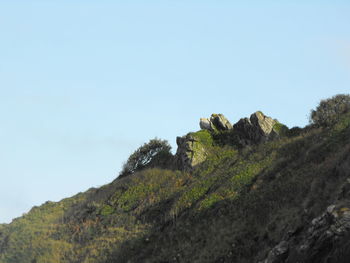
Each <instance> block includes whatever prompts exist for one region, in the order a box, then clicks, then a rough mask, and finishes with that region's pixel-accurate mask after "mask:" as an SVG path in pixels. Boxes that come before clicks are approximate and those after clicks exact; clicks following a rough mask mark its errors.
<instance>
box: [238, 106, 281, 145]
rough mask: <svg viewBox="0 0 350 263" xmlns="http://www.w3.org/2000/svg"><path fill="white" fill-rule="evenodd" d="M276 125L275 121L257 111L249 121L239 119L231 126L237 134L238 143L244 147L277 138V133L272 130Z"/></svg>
mask: <svg viewBox="0 0 350 263" xmlns="http://www.w3.org/2000/svg"><path fill="white" fill-rule="evenodd" d="M277 123H278V122H277V121H276V120H274V119H272V118H270V117H268V116H265V115H264V114H263V113H262V112H261V111H257V112H255V113H253V114H252V115H251V116H250V118H249V119H248V118H244V119H240V120H239V121H238V122H237V123H236V124H235V125H233V129H234V130H235V132H236V133H237V137H238V140H239V143H240V144H241V145H242V146H246V145H251V144H257V143H261V142H265V141H268V140H269V139H273V138H276V137H278V131H277V130H276V129H274V127H275V125H276V124H277Z"/></svg>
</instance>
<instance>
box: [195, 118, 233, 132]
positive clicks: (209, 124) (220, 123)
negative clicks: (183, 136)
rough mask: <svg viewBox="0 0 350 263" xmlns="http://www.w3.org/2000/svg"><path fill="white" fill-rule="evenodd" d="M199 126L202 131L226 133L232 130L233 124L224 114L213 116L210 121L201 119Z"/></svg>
mask: <svg viewBox="0 0 350 263" xmlns="http://www.w3.org/2000/svg"><path fill="white" fill-rule="evenodd" d="M199 126H200V128H201V129H202V130H208V131H226V130H230V129H232V124H231V123H230V122H229V120H228V119H227V118H226V117H225V116H224V115H223V114H212V115H211V117H210V119H207V118H201V119H200V122H199Z"/></svg>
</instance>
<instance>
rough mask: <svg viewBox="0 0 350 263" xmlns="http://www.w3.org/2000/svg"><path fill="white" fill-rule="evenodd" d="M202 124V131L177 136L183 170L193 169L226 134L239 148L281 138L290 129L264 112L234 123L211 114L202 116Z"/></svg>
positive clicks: (180, 165)
mask: <svg viewBox="0 0 350 263" xmlns="http://www.w3.org/2000/svg"><path fill="white" fill-rule="evenodd" d="M199 126H200V128H201V129H202V131H199V132H197V133H189V134H187V135H185V136H183V137H177V138H176V143H177V146H178V149H177V152H176V156H175V158H176V161H177V164H178V166H179V168H180V169H182V170H185V171H190V170H193V168H194V167H196V166H197V165H198V164H200V163H202V162H204V161H205V160H206V158H207V156H208V155H210V152H211V148H212V146H213V140H214V138H215V137H220V136H222V135H223V134H224V136H225V137H230V139H229V140H230V141H229V142H227V141H226V144H231V145H233V146H236V147H237V148H242V147H246V146H249V145H257V144H260V143H263V142H267V141H270V140H274V139H277V138H279V137H280V135H281V133H282V132H286V130H288V128H287V127H286V126H284V125H283V124H280V123H279V122H278V121H277V120H274V119H272V118H270V117H268V116H265V115H264V114H263V113H262V112H261V111H257V112H255V113H253V114H252V115H251V116H250V118H242V119H240V120H239V121H238V122H237V123H236V124H234V125H232V124H231V123H230V121H229V120H228V119H227V118H226V117H225V116H224V115H223V114H212V115H211V117H210V118H201V119H200V122H199Z"/></svg>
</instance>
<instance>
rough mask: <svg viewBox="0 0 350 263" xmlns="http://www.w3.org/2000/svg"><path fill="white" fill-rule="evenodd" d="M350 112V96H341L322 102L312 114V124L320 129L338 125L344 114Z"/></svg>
mask: <svg viewBox="0 0 350 263" xmlns="http://www.w3.org/2000/svg"><path fill="white" fill-rule="evenodd" d="M349 111H350V96H349V95H348V94H339V95H336V96H334V97H332V98H330V99H326V100H321V102H320V104H319V105H318V106H317V108H316V110H312V111H311V114H310V123H311V124H314V125H316V126H319V127H329V126H331V125H333V124H334V123H336V122H337V121H338V120H339V118H340V117H341V115H342V114H344V113H347V112H349Z"/></svg>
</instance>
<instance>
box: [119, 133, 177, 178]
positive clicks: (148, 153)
mask: <svg viewBox="0 0 350 263" xmlns="http://www.w3.org/2000/svg"><path fill="white" fill-rule="evenodd" d="M172 158H173V155H172V154H171V146H170V145H169V143H168V142H167V141H165V140H160V139H157V138H155V139H152V140H150V141H149V142H148V143H145V144H144V145H142V146H140V147H139V148H138V149H137V150H136V151H135V152H134V153H133V154H131V155H130V156H129V158H128V160H127V161H126V163H125V164H124V165H123V169H122V172H121V173H120V175H119V176H120V177H124V176H126V175H130V174H133V173H135V172H136V171H140V170H142V169H144V168H149V167H167V166H169V165H170V164H171V161H172Z"/></svg>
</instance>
